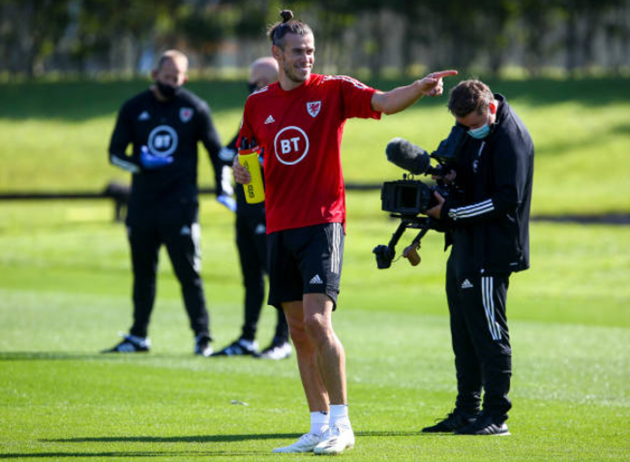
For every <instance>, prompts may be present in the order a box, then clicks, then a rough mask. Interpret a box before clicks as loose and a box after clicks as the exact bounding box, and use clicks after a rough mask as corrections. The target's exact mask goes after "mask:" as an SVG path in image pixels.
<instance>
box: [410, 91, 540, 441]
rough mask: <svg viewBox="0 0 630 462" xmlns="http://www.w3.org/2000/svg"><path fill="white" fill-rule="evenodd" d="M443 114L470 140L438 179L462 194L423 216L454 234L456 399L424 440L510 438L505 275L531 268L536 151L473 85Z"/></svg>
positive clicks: (451, 291)
mask: <svg viewBox="0 0 630 462" xmlns="http://www.w3.org/2000/svg"><path fill="white" fill-rule="evenodd" d="M448 108H449V110H450V111H451V113H452V114H453V116H454V117H455V120H456V121H457V123H458V124H460V125H462V126H464V127H466V128H467V129H468V134H469V135H470V136H469V137H466V139H465V141H464V142H463V144H462V146H461V149H460V150H459V152H458V155H457V163H456V165H454V168H453V171H451V172H450V173H449V174H448V175H445V177H444V179H445V180H446V181H447V182H449V181H451V182H454V183H455V186H456V188H455V189H457V190H459V191H461V193H460V195H459V197H456V198H449V199H448V200H445V199H444V198H443V197H442V196H441V195H440V194H439V193H437V192H436V193H434V194H435V197H436V198H437V200H438V205H436V206H435V207H433V208H431V209H429V210H428V211H427V215H429V216H431V217H433V218H435V219H438V220H440V221H441V222H442V223H445V224H447V225H449V227H450V229H451V232H449V233H447V245H448V244H451V243H452V245H453V247H452V250H451V255H450V258H449V259H448V263H447V269H446V295H447V299H448V305H449V311H450V324H451V336H452V343H453V351H454V353H455V369H456V373H457V389H458V394H457V400H456V403H455V410H454V411H453V412H452V413H451V414H449V415H448V416H447V417H446V418H445V419H444V420H442V421H440V422H438V423H437V424H436V425H433V426H431V427H427V428H424V429H423V430H422V431H423V432H425V433H436V432H455V433H456V434H460V435H509V430H508V427H507V425H506V423H505V421H506V420H507V418H508V415H507V413H508V411H509V410H510V408H511V407H512V404H511V402H510V400H509V399H508V396H507V395H508V392H509V390H510V378H511V375H512V350H511V347H510V337H509V332H508V326H507V317H506V298H507V289H508V285H509V277H510V274H511V273H512V272H517V271H522V270H525V269H527V268H529V213H530V202H531V195H532V176H533V169H534V163H533V162H534V145H533V143H532V139H531V137H530V135H529V132H528V131H527V128H525V125H524V124H523V122H522V121H521V119H520V118H519V117H518V116H517V115H516V113H515V112H514V110H513V109H512V108H511V107H510V105H509V104H508V103H507V101H506V99H505V97H503V96H502V95H500V94H493V93H492V92H491V91H490V88H489V87H488V86H487V85H485V84H484V83H482V82H480V81H478V80H466V81H463V82H461V83H459V84H458V85H457V86H456V87H455V88H453V90H452V91H451V94H450V99H449V103H448ZM482 389H483V390H484V396H483V407H482V406H481V404H482V398H481V391H482Z"/></svg>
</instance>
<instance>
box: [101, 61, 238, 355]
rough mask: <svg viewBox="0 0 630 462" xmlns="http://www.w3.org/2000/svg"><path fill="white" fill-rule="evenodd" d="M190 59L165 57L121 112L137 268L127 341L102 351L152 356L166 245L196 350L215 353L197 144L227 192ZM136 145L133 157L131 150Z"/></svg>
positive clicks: (120, 153)
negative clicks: (191, 83)
mask: <svg viewBox="0 0 630 462" xmlns="http://www.w3.org/2000/svg"><path fill="white" fill-rule="evenodd" d="M187 71H188V59H187V58H186V56H185V55H184V54H182V53H180V52H179V51H176V50H170V51H167V52H165V53H164V54H163V55H162V57H161V59H160V61H159V64H158V66H157V69H155V70H154V71H153V73H152V76H153V79H154V84H153V85H152V86H151V87H150V88H149V89H148V90H146V91H144V92H142V93H140V94H138V95H136V96H135V97H133V98H131V99H129V100H128V101H127V102H126V103H125V104H124V105H123V107H122V109H121V110H120V113H119V115H118V120H117V122H116V127H115V129H114V133H113V135H112V139H111V144H110V146H109V159H110V162H111V163H112V164H113V165H116V166H118V167H121V168H123V169H125V170H127V171H129V172H131V173H132V174H133V179H132V186H131V198H130V201H129V209H128V215H127V220H126V224H127V233H128V237H129V243H130V247H131V259H132V265H133V275H134V282H133V305H134V311H133V324H132V326H131V329H130V331H129V334H128V335H124V336H123V341H122V342H120V343H119V344H118V345H116V346H114V347H113V348H111V349H109V350H105V351H103V352H104V353H134V352H146V351H149V348H150V341H149V338H148V327H149V320H150V316H151V311H152V310H153V304H154V301H155V293H156V274H157V266H158V253H159V249H160V246H161V245H162V244H164V245H166V248H167V251H168V254H169V257H170V259H171V262H172V264H173V269H174V271H175V274H176V275H177V278H178V280H179V282H180V284H181V288H182V295H183V298H184V304H185V306H186V311H187V313H188V316H189V318H190V327H191V328H192V330H193V332H194V335H195V346H194V352H195V354H198V355H203V356H209V355H210V354H212V348H211V346H210V343H211V341H212V337H211V336H210V330H209V315H208V311H207V309H206V304H205V299H204V292H203V285H202V280H201V275H200V271H201V252H200V247H199V240H200V228H199V222H198V212H199V202H198V191H197V157H198V156H197V143H198V142H199V141H201V142H202V143H203V144H204V146H205V148H206V149H207V151H208V153H209V154H210V159H211V161H212V164H213V165H214V167H215V179H216V184H217V194H218V195H221V194H222V193H223V189H222V188H223V187H224V183H225V182H224V181H222V174H223V173H226V174H228V173H229V172H228V171H227V170H224V169H223V167H222V163H221V162H220V161H219V157H218V154H219V151H220V150H221V141H220V140H219V136H218V134H217V132H216V130H215V128H214V125H213V123H212V118H211V116H210V110H209V108H208V105H207V104H206V102H205V101H203V100H202V99H200V98H199V97H197V96H196V95H194V94H193V93H191V92H189V91H186V90H184V89H183V88H182V85H183V84H184V83H185V82H186V80H187ZM129 144H132V146H133V150H132V153H131V155H127V154H126V149H127V146H128V145H129Z"/></svg>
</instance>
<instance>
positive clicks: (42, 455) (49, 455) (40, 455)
mask: <svg viewBox="0 0 630 462" xmlns="http://www.w3.org/2000/svg"><path fill="white" fill-rule="evenodd" d="M265 454H266V453H265ZM260 455H262V453H261V452H260V451H249V452H247V451H181V452H162V451H112V452H32V453H14V454H0V460H2V459H63V458H78V457H83V458H108V457H184V458H185V457H213V456H214V457H238V456H260Z"/></svg>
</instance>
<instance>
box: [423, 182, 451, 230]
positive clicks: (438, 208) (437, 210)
mask: <svg viewBox="0 0 630 462" xmlns="http://www.w3.org/2000/svg"><path fill="white" fill-rule="evenodd" d="M451 172H452V170H451ZM449 175H450V172H449ZM447 176H448V175H447ZM433 196H434V197H435V198H436V199H437V201H438V203H437V205H435V206H433V207H431V208H430V209H429V210H427V215H428V216H430V217H431V218H435V219H436V220H439V219H440V214H441V213H442V206H443V205H444V202H445V201H446V199H444V198H443V197H442V195H441V194H440V193H439V192H437V191H433Z"/></svg>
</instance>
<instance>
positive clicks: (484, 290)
mask: <svg viewBox="0 0 630 462" xmlns="http://www.w3.org/2000/svg"><path fill="white" fill-rule="evenodd" d="M493 289H494V283H493V278H492V277H482V278H481V297H482V300H483V307H484V309H485V311H486V319H487V320H488V329H490V335H491V336H492V340H495V341H496V340H501V327H500V326H499V324H497V322H496V320H495V315H494V297H493V296H492V295H493V294H492V292H493Z"/></svg>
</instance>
